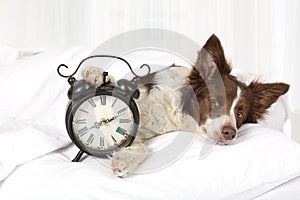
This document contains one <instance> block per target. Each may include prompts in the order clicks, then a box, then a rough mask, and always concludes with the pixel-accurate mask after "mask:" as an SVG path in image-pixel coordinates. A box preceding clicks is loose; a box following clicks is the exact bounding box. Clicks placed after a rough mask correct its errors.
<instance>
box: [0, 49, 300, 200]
mask: <svg viewBox="0 0 300 200" xmlns="http://www.w3.org/2000/svg"><path fill="white" fill-rule="evenodd" d="M90 52H91V51H90V50H88V49H82V48H78V47H75V48H68V49H60V50H55V51H46V52H42V53H39V54H37V55H35V54H32V56H28V57H26V58H23V57H22V58H20V59H18V60H16V61H9V63H6V64H3V65H0V92H1V93H2V94H6V98H4V99H3V100H1V101H0V199H1V200H16V199H22V200H27V199H28V200H34V199H38V200H40V199H49V200H50V199H51V200H53V199H63V200H68V199H70V200H71V199H72V200H73V199H206V200H207V199H242V200H244V199H251V198H253V197H256V196H258V195H260V194H262V193H264V192H266V191H268V190H270V189H272V188H274V187H276V186H277V185H279V184H282V183H284V182H286V181H288V180H290V179H293V178H295V177H298V176H299V175H300V146H299V145H298V144H297V143H295V142H293V141H292V140H291V139H290V138H289V137H288V135H287V134H285V133H283V132H282V128H283V124H284V123H285V122H286V120H287V117H288V113H287V112H288V109H287V108H286V105H285V102H284V99H282V101H283V103H281V102H277V106H275V107H273V110H272V112H271V113H270V117H269V119H268V120H269V122H272V123H261V124H256V125H253V124H247V125H245V126H243V127H242V128H241V129H240V130H239V134H240V137H239V138H238V140H237V143H236V144H235V145H230V146H216V147H215V148H214V149H213V151H212V152H211V154H209V155H208V156H207V157H206V158H205V159H199V157H200V151H201V148H202V147H203V141H202V140H200V139H199V138H197V137H196V138H194V135H193V134H191V133H185V132H175V133H170V134H168V135H164V136H161V137H159V138H156V139H154V140H153V141H152V142H151V143H150V149H151V150H152V152H153V154H151V156H150V157H149V158H148V159H147V160H146V161H145V162H144V163H143V164H142V165H141V166H140V167H139V168H138V169H137V172H138V173H136V174H131V175H130V176H128V177H127V178H125V179H120V178H116V177H115V176H114V175H113V173H112V172H111V169H110V167H109V166H110V160H108V159H96V158H93V157H87V158H86V159H85V160H84V161H83V162H80V163H71V162H70V160H71V159H72V158H74V156H75V155H76V153H77V151H78V149H77V148H76V147H75V146H73V145H70V139H69V138H68V136H67V133H66V130H65V126H64V114H65V107H66V103H67V101H68V99H67V95H66V91H67V89H68V84H67V81H66V80H65V79H62V78H61V77H59V76H58V75H57V73H56V67H57V66H58V65H59V64H61V63H65V64H68V65H69V66H77V64H78V63H79V61H80V60H81V59H83V58H84V57H86V56H88V55H89V53H90ZM148 53H149V52H148ZM141 55H144V56H145V55H147V54H139V57H140V56H141ZM163 57H164V56H162V57H161V59H160V58H159V57H157V56H156V57H155V58H156V60H162V61H164V60H163ZM142 60H145V59H142ZM7 62H8V61H7ZM131 62H133V61H132V60H131ZM145 62H146V63H147V61H145ZM165 62H166V61H165ZM163 63H164V62H163ZM166 63H167V62H166ZM118 69H119V68H115V70H116V71H118ZM70 71H72V70H70ZM70 71H68V72H65V73H66V74H67V73H69V72H70ZM119 71H121V70H119ZM110 73H111V74H113V75H114V71H113V70H112V71H111V72H110ZM16 80H17V81H16ZM11 105H15V106H11ZM278 105H279V106H278ZM276 115H278V116H279V117H277V118H276ZM273 116H275V118H276V120H275V121H274V117H273ZM272 120H273V121H272ZM274 122H275V123H274ZM279 124H280V125H279ZM177 136H180V137H183V138H188V139H191V138H192V139H193V140H189V141H192V143H189V144H191V145H190V146H189V145H186V144H187V143H185V144H184V145H185V146H183V148H182V149H184V150H185V151H182V153H181V154H178V152H177V151H176V150H178V148H179V147H180V144H182V145H183V142H182V143H178V140H176V141H177V143H175V147H178V148H175V149H174V151H171V152H170V153H169V154H161V151H162V150H163V149H165V148H166V144H174V141H175V140H174V138H178V137H177ZM176 145H177V146H176ZM186 147H189V148H186ZM173 154H174V155H175V154H176V155H175V156H174V157H172V156H173ZM178 155H180V157H178ZM170 158H171V159H170ZM174 158H176V159H174ZM168 159H169V160H170V162H167V163H164V164H163V165H160V164H161V163H162V162H163V161H164V162H165V161H166V160H168ZM145 172H148V173H145Z"/></svg>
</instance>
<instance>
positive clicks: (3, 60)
mask: <svg viewBox="0 0 300 200" xmlns="http://www.w3.org/2000/svg"><path fill="white" fill-rule="evenodd" d="M43 51H45V49H43V48H28V47H17V46H12V45H7V44H3V43H0V66H1V65H5V64H8V63H11V62H13V61H16V60H20V59H23V58H27V57H30V56H33V55H36V54H39V53H41V52H43Z"/></svg>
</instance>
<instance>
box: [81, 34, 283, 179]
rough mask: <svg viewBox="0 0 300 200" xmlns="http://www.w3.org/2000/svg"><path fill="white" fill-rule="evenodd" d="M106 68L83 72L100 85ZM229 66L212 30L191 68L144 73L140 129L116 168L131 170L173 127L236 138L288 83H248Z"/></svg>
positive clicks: (226, 140) (114, 164) (226, 141)
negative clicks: (149, 142)
mask: <svg viewBox="0 0 300 200" xmlns="http://www.w3.org/2000/svg"><path fill="white" fill-rule="evenodd" d="M102 72H103V70H102V69H100V68H94V67H90V68H87V69H85V70H84V71H83V72H82V75H83V78H84V79H85V80H86V81H87V82H88V83H90V84H92V85H101V80H103V79H102V77H101V76H102ZM230 72H231V66H230V64H229V63H228V62H227V61H226V59H225V55H224V52H223V48H222V46H221V43H220V41H219V39H218V38H217V37H216V36H215V35H212V36H211V37H210V38H209V39H208V40H207V42H206V44H205V45H204V46H203V48H202V49H201V50H200V51H199V52H198V58H197V61H196V63H195V64H194V66H192V68H185V67H180V66H175V65H172V66H170V67H169V68H167V69H164V70H161V71H158V72H155V73H152V74H150V75H147V76H146V77H144V78H142V79H141V81H140V83H139V89H140V91H141V96H140V98H139V99H138V101H137V104H138V107H139V111H140V118H141V120H140V127H139V133H138V134H137V138H136V139H135V141H134V143H133V144H132V145H131V146H129V147H127V148H125V149H123V150H122V151H118V152H116V153H115V154H114V155H113V158H112V170H113V172H114V173H115V174H116V175H117V176H119V177H124V176H126V175H127V173H128V172H132V171H133V170H134V169H135V168H136V167H137V166H138V165H139V164H140V163H141V162H142V161H143V160H144V159H145V158H146V157H147V154H148V150H147V147H146V145H145V142H146V141H147V140H149V139H151V138H153V137H155V136H158V135H161V134H165V133H168V132H172V131H178V130H185V131H190V132H193V133H198V134H201V135H203V136H205V137H207V138H211V139H212V140H215V141H217V143H219V144H231V143H232V142H233V141H234V140H235V139H236V137H237V129H238V128H239V127H241V126H242V124H245V123H257V121H258V120H260V119H262V118H263V117H264V114H265V113H266V112H267V109H268V108H269V107H270V106H271V105H272V104H273V103H274V102H275V101H276V100H277V99H278V97H280V96H281V95H283V94H285V93H286V92H287V91H288V89H289V85H287V84H285V83H267V84H265V83H259V82H258V81H253V82H251V83H250V84H249V85H245V84H244V83H242V82H240V81H238V80H237V78H236V77H234V76H232V75H230ZM110 79H111V81H114V79H113V77H110Z"/></svg>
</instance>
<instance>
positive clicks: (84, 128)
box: [78, 126, 88, 136]
mask: <svg viewBox="0 0 300 200" xmlns="http://www.w3.org/2000/svg"><path fill="white" fill-rule="evenodd" d="M87 131H88V128H87V127H86V126H85V127H83V128H81V129H79V130H78V134H79V135H80V136H83V135H85V134H86V133H87Z"/></svg>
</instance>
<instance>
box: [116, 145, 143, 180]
mask: <svg viewBox="0 0 300 200" xmlns="http://www.w3.org/2000/svg"><path fill="white" fill-rule="evenodd" d="M147 154H148V150H147V148H146V147H145V146H131V147H127V148H125V149H122V150H121V151H118V152H115V153H114V155H113V158H112V163H111V165H112V171H113V173H114V174H115V175H116V176H118V177H121V178H123V177H126V176H127V174H128V173H131V172H133V171H134V170H135V168H136V167H137V166H138V165H139V164H140V163H141V162H142V161H143V160H144V159H145V158H146V157H147Z"/></svg>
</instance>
